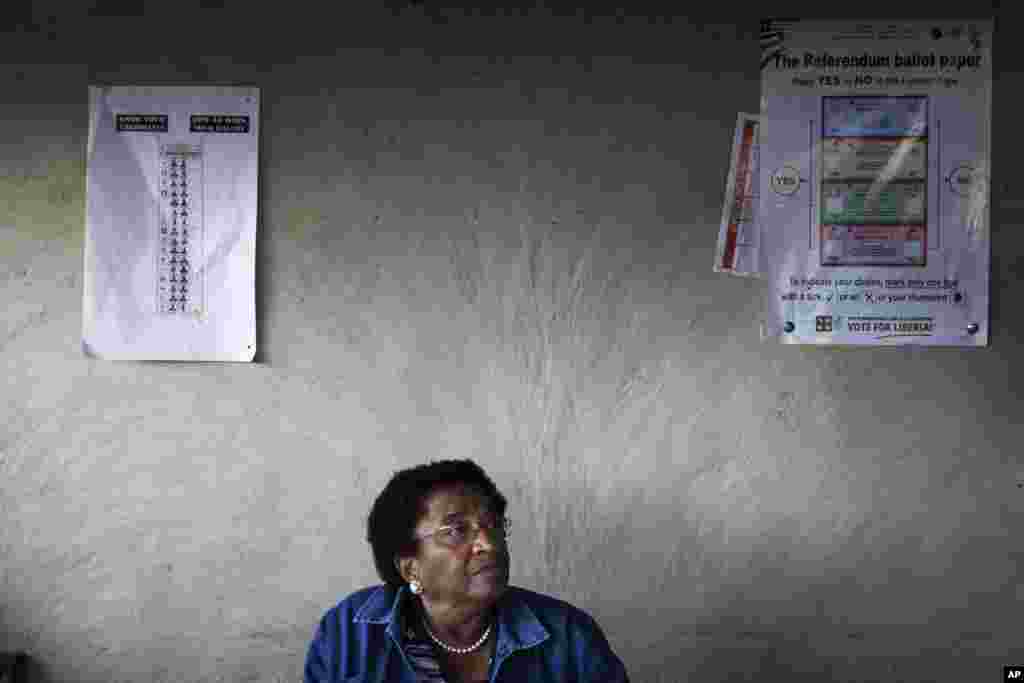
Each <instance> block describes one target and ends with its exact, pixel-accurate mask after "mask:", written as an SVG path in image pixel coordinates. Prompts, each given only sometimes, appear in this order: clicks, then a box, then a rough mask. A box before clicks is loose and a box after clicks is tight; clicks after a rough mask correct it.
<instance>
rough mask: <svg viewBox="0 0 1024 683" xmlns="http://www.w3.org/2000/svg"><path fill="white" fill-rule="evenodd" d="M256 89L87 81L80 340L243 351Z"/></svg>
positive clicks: (121, 350) (250, 334)
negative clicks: (83, 258)
mask: <svg viewBox="0 0 1024 683" xmlns="http://www.w3.org/2000/svg"><path fill="white" fill-rule="evenodd" d="M258 113H259V89H258V88H250V87H218V86H194V87H192V86H159V87H156V86H155V87H144V86H90V88H89V139H88V150H87V161H86V163H87V167H86V216H85V220H86V232H85V277H84V292H83V306H84V311H83V332H82V348H83V351H84V352H85V353H86V355H89V356H93V357H97V358H103V359H109V360H181V361H246V362H247V361H251V360H252V359H253V356H254V354H255V352H256V306H255V242H256V220H257V176H258V151H259V150H258V140H259V119H258Z"/></svg>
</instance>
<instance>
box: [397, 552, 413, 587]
mask: <svg viewBox="0 0 1024 683" xmlns="http://www.w3.org/2000/svg"><path fill="white" fill-rule="evenodd" d="M415 565H416V558H415V557H398V556H396V557H395V569H397V570H398V575H399V576H401V577H402V579H404V580H405V582H406V583H409V580H410V579H412V578H414V577H413V573H412V572H413V569H414V568H415Z"/></svg>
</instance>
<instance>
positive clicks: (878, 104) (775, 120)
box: [757, 20, 993, 346]
mask: <svg viewBox="0 0 1024 683" xmlns="http://www.w3.org/2000/svg"><path fill="white" fill-rule="evenodd" d="M761 28H762V33H761V47H762V57H761V83H762V101H761V117H760V124H761V128H760V169H759V171H758V173H759V179H758V194H759V203H758V209H757V223H758V225H757V227H758V229H759V232H760V239H761V249H760V264H759V265H760V270H761V272H762V274H763V276H764V278H765V280H766V285H767V287H766V296H767V297H768V299H767V304H766V307H765V313H766V319H765V324H764V334H765V337H766V338H770V339H777V340H779V341H781V342H783V343H791V344H843V345H849V344H853V345H893V344H897V345H898V344H914V345H947V346H986V345H987V344H988V338H989V324H988V303H989V259H990V250H989V177H988V171H989V167H990V163H989V160H990V126H991V120H992V119H991V88H992V28H993V26H992V22H991V21H985V20H978V21H968V20H964V21H912V22H911V21H855V22H824V21H821V22H819V21H802V20H787V21H775V20H770V21H765V22H762V27H761Z"/></svg>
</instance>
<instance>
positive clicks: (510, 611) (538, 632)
mask: <svg viewBox="0 0 1024 683" xmlns="http://www.w3.org/2000/svg"><path fill="white" fill-rule="evenodd" d="M411 599H412V595H411V594H410V592H409V587H408V586H402V587H401V588H399V589H398V591H397V592H396V591H395V590H394V589H393V588H390V587H389V586H386V585H383V586H379V587H378V588H377V589H376V590H374V591H373V593H372V594H371V595H370V597H369V598H368V599H367V600H366V602H365V603H364V604H363V606H362V607H360V608H359V610H357V611H356V613H355V616H353V617H352V621H354V622H366V623H370V624H387V629H386V631H387V634H388V635H389V636H391V638H392V640H394V641H395V642H396V643H399V644H400V643H401V642H402V633H401V627H402V623H403V621H402V615H403V612H404V611H405V610H406V609H408V607H409V604H408V603H409V600H411ZM549 635H550V634H549V633H548V630H547V629H546V628H544V625H543V624H541V623H540V620H539V619H537V615H536V614H534V612H533V610H532V609H530V606H529V605H528V604H527V603H526V601H525V600H524V599H523V592H522V591H521V589H519V588H516V587H515V586H509V587H508V588H507V589H506V590H505V594H504V595H502V596H501V600H499V601H498V643H497V648H496V651H495V655H496V656H497V657H498V658H503V657H505V656H506V655H507V654H509V653H511V652H514V651H515V650H522V649H524V648H528V647H533V646H534V645H537V644H539V643H542V642H543V641H545V640H547V638H548V637H549Z"/></svg>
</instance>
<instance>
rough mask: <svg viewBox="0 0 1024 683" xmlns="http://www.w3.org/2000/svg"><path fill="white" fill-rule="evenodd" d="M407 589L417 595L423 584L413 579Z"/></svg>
mask: <svg viewBox="0 0 1024 683" xmlns="http://www.w3.org/2000/svg"><path fill="white" fill-rule="evenodd" d="M409 590H411V591H412V592H413V594H414V595H419V594H420V593H421V592H422V591H423V586H421V585H420V582H419V581H416V580H415V579H414V580H412V581H410V582H409Z"/></svg>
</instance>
